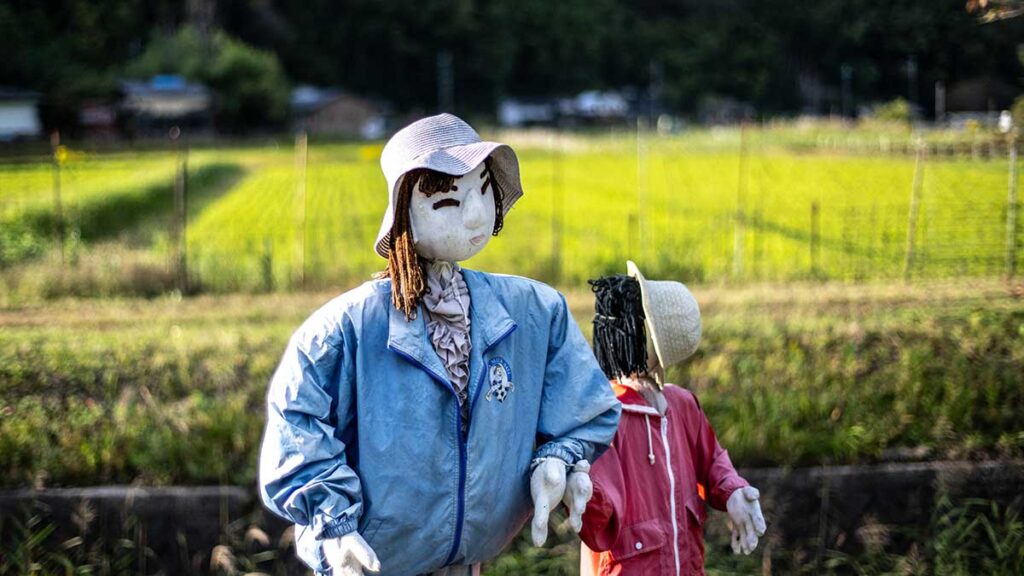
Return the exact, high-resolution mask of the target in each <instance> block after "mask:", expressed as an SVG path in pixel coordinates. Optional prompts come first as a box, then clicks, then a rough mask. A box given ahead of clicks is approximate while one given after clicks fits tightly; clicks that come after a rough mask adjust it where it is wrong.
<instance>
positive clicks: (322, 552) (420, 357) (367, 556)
mask: <svg viewBox="0 0 1024 576" xmlns="http://www.w3.org/2000/svg"><path fill="white" fill-rule="evenodd" d="M381 166H382V168H383V171H384V176H385V177H386V179H387V183H388V192H389V202H388V207H387V211H386V212H385V214H384V220H383V222H382V224H381V227H380V232H379V234H378V236H377V242H376V251H377V253H378V254H379V255H380V256H382V257H384V258H386V259H387V268H386V270H384V271H383V272H381V273H380V274H378V275H377V278H376V279H375V280H373V281H370V282H367V283H365V284H363V285H362V286H360V287H358V288H355V289H353V290H351V291H349V292H346V293H344V294H342V295H341V296H339V297H337V298H336V299H334V300H332V301H331V302H329V303H327V304H326V305H325V306H324V307H323V308H321V309H320V310H318V311H316V312H315V313H313V315H312V316H311V317H310V318H309V319H308V320H306V321H305V323H304V324H303V325H302V326H301V327H300V328H299V329H298V330H297V331H296V332H295V334H294V335H293V336H292V338H291V341H290V342H289V344H288V347H287V349H286V350H285V353H284V357H283V358H282V360H281V363H280V365H279V366H278V368H277V370H276V372H275V373H274V376H273V379H272V381H271V383H270V391H269V394H268V408H267V428H266V434H265V436H264V439H263V446H262V452H261V456H260V479H259V483H260V489H261V495H262V497H263V501H264V502H265V503H266V505H267V506H268V507H269V508H270V509H271V510H272V511H273V512H275V513H276V514H278V515H280V516H282V517H284V518H285V519H287V520H289V521H292V522H294V523H295V525H296V548H297V553H298V555H299V557H300V558H301V559H302V560H303V561H305V562H306V563H307V564H308V565H309V566H310V567H312V568H313V569H314V571H316V572H317V573H318V574H333V575H334V576H339V575H346V576H347V575H352V574H363V573H364V571H365V572H366V573H378V572H379V573H381V574H467V575H469V574H478V573H479V570H480V568H479V563H480V562H483V561H486V560H489V559H491V558H494V557H495V556H496V555H498V553H500V552H501V550H502V549H503V548H504V547H505V546H506V545H507V544H508V543H509V542H510V541H511V540H512V539H513V538H514V537H515V536H516V535H517V534H518V532H519V531H520V529H521V528H522V526H523V525H524V523H525V522H526V520H527V519H528V518H529V517H530V512H531V510H532V511H533V513H534V522H533V539H534V542H535V543H536V544H537V545H540V544H542V543H543V542H544V540H545V538H546V536H547V522H548V514H549V513H550V511H551V509H552V508H554V507H556V506H558V505H559V503H561V502H565V503H566V504H567V505H568V506H569V510H570V521H571V523H572V524H573V526H574V527H575V528H576V529H577V530H579V527H580V524H581V515H582V513H583V510H584V508H585V506H586V502H587V500H588V499H589V497H590V493H591V484H590V479H589V476H588V475H587V471H588V470H589V463H590V462H593V461H594V459H595V458H597V457H598V456H599V455H600V454H601V453H602V452H603V451H604V450H605V449H606V448H607V446H608V444H609V442H610V441H611V438H612V436H613V435H614V433H615V429H616V426H617V423H618V419H619V411H620V408H619V403H618V402H617V401H616V400H615V397H614V395H613V394H612V392H611V390H610V389H609V388H608V382H607V379H606V378H605V377H604V375H603V374H602V372H601V369H600V367H599V366H598V364H597V361H596V360H595V358H594V355H593V353H592V352H591V351H590V348H589V347H588V346H587V343H586V341H585V340H584V339H583V336H582V334H581V333H580V330H579V328H578V327H577V325H576V322H575V321H574V320H573V318H572V316H571V315H570V314H569V310H568V307H567V306H566V302H565V298H563V297H562V295H561V294H559V293H558V292H556V291H555V290H554V289H552V288H550V287H548V286H546V285H544V284H541V283H540V282H535V281H533V280H529V279H526V278H519V277H515V276H504V275H495V274H488V273H484V272H477V271H472V270H468V269H464V268H462V267H461V266H459V264H458V262H459V261H461V260H465V259H467V258H470V257H472V256H473V255H475V254H477V253H478V252H479V251H480V250H482V249H483V248H484V246H485V245H486V244H487V242H488V240H489V239H490V237H491V236H492V235H496V234H498V232H499V231H500V230H501V229H502V225H503V223H504V220H505V216H506V215H507V213H508V210H509V209H510V208H511V207H512V205H513V204H515V202H516V201H517V200H518V199H519V198H520V197H521V196H522V195H523V190H522V185H521V184H520V181H519V163H518V160H517V158H516V155H515V153H514V152H513V151H512V149H511V148H509V147H508V146H505V145H503V144H499V143H495V142H484V141H481V139H480V137H479V135H477V133H476V131H474V130H473V129H472V128H471V127H470V126H469V125H468V124H466V123H465V122H463V121H462V120H460V119H459V118H456V117H455V116H452V115H450V114H441V115H439V116H433V117H430V118H425V119H423V120H420V121H417V122H414V123H413V124H411V125H409V126H407V127H405V128H404V129H402V130H400V131H399V132H398V133H397V134H395V135H394V137H392V138H391V140H390V141H389V142H388V143H387V145H386V146H385V147H384V150H383V152H382V154H381Z"/></svg>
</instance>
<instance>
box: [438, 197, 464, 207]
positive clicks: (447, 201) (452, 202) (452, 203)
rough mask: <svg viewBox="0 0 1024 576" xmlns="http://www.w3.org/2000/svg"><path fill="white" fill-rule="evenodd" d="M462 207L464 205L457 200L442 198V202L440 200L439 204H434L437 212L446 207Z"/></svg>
mask: <svg viewBox="0 0 1024 576" xmlns="http://www.w3.org/2000/svg"><path fill="white" fill-rule="evenodd" d="M461 205H462V203H461V202H459V201H458V200H456V199H455V198H442V199H441V200H438V201H437V202H434V210H437V209H439V208H444V207H445V206H461Z"/></svg>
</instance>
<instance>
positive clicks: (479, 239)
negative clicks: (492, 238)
mask: <svg viewBox="0 0 1024 576" xmlns="http://www.w3.org/2000/svg"><path fill="white" fill-rule="evenodd" d="M486 239H487V235H486V234H477V235H476V236H473V237H472V238H470V239H469V243H470V244H472V245H473V246H479V245H481V244H483V243H484V240H486Z"/></svg>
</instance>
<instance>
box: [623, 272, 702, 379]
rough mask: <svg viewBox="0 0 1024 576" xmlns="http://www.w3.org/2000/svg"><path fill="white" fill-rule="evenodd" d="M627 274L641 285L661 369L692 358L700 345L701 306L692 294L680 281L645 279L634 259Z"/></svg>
mask: <svg viewBox="0 0 1024 576" xmlns="http://www.w3.org/2000/svg"><path fill="white" fill-rule="evenodd" d="M626 271H627V272H628V273H629V275H630V276H632V277H633V278H636V280H637V282H639V283H640V295H641V298H642V299H643V306H644V315H645V316H647V319H646V321H645V323H646V326H647V334H649V335H650V338H651V341H652V342H653V344H654V353H655V354H657V356H658V362H659V364H660V365H661V367H662V368H667V367H669V366H671V365H673V364H675V363H677V362H682V361H683V360H686V359H687V358H689V357H690V356H691V355H692V354H693V353H694V352H695V351H696V350H697V344H699V343H700V307H699V306H697V300H696V299H695V298H694V297H693V294H691V293H690V291H689V289H687V288H686V286H684V285H683V284H680V283H679V282H670V281H660V280H648V279H646V278H644V275H643V274H641V273H640V269H639V268H637V266H636V263H634V262H633V261H632V260H629V261H627V262H626Z"/></svg>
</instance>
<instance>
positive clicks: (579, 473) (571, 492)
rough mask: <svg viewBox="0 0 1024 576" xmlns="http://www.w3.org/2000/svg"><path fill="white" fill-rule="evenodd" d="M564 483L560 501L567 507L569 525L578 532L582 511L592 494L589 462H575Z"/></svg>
mask: <svg viewBox="0 0 1024 576" xmlns="http://www.w3.org/2000/svg"><path fill="white" fill-rule="evenodd" d="M566 484H567V485H566V487H565V495H564V496H562V502H565V506H566V508H568V509H569V525H570V526H572V529H573V531H574V532H576V533H579V531H580V530H581V529H582V528H583V513H584V512H585V511H586V510H587V502H589V501H590V497H591V496H593V495H594V484H593V483H592V482H591V481H590V462H587V461H586V460H580V461H579V462H577V463H576V465H575V466H573V467H572V472H570V473H569V480H568V481H567V482H566Z"/></svg>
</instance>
